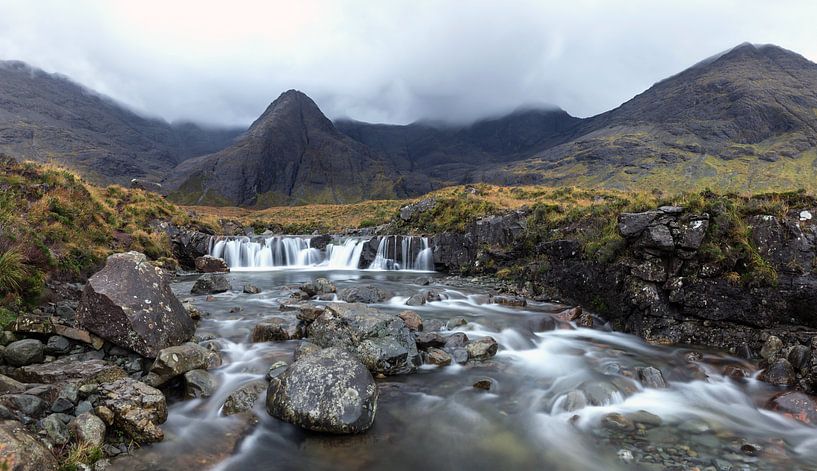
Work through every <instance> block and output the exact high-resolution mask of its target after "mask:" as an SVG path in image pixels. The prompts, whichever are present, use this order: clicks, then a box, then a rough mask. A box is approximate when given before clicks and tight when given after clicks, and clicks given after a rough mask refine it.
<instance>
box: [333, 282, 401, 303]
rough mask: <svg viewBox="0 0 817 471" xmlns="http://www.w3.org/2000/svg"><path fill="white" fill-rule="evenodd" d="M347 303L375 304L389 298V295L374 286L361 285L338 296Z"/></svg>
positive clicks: (345, 290)
mask: <svg viewBox="0 0 817 471" xmlns="http://www.w3.org/2000/svg"><path fill="white" fill-rule="evenodd" d="M338 297H339V298H340V299H342V300H343V301H346V302H347V303H364V304H375V303H381V302H383V301H385V300H386V299H388V298H389V294H388V293H387V292H385V291H383V290H382V289H380V288H378V287H377V286H374V285H361V286H353V287H351V288H346V289H344V290H343V291H341V292H340V294H339V295H338Z"/></svg>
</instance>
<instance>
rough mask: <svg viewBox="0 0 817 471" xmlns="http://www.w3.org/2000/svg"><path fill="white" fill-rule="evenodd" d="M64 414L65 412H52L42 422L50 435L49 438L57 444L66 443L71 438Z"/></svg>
mask: <svg viewBox="0 0 817 471" xmlns="http://www.w3.org/2000/svg"><path fill="white" fill-rule="evenodd" d="M63 415H65V414H51V415H49V416H48V417H46V418H44V419H43V421H42V422H41V424H40V425H42V427H43V430H45V433H46V435H48V439H49V440H51V442H52V443H53V444H55V445H65V444H66V443H68V441H69V440H70V439H71V435H70V433H69V431H68V426H67V425H65V422H63V420H62V418H61V417H62V416H63ZM68 417H70V416H68Z"/></svg>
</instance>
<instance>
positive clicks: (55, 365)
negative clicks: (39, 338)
mask: <svg viewBox="0 0 817 471" xmlns="http://www.w3.org/2000/svg"><path fill="white" fill-rule="evenodd" d="M16 376H17V379H18V380H20V381H24V382H27V383H48V384H51V383H62V382H68V381H70V382H75V383H77V384H78V385H80V386H82V385H84V384H90V383H104V382H111V381H115V380H117V379H120V378H123V377H124V376H126V374H125V370H123V369H122V368H120V367H118V366H116V365H114V364H112V363H108V362H106V361H103V360H83V359H82V356H74V355H69V356H66V357H62V358H60V359H59V360H57V361H53V362H51V363H45V364H38V365H29V366H24V367H22V368H20V369H19V370H17V372H16Z"/></svg>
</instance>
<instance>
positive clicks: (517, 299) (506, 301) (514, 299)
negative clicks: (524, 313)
mask: <svg viewBox="0 0 817 471" xmlns="http://www.w3.org/2000/svg"><path fill="white" fill-rule="evenodd" d="M491 302H492V303H494V304H502V305H504V306H514V307H525V306H527V305H528V301H527V300H526V299H525V298H523V297H521V296H493V297H492V298H491Z"/></svg>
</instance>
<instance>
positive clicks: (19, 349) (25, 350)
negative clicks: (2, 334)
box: [4, 339, 45, 366]
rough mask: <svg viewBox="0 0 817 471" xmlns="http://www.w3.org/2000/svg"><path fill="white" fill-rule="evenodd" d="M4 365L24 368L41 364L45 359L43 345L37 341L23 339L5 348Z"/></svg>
mask: <svg viewBox="0 0 817 471" xmlns="http://www.w3.org/2000/svg"><path fill="white" fill-rule="evenodd" d="M4 357H5V360H6V363H8V364H9V365H11V366H26V365H30V364H32V363H42V362H43V359H44V358H45V348H44V347H43V343H42V342H40V341H39V340H37V339H23V340H18V341H16V342H12V343H10V344H8V345H7V346H6V350H5V352H4Z"/></svg>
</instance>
